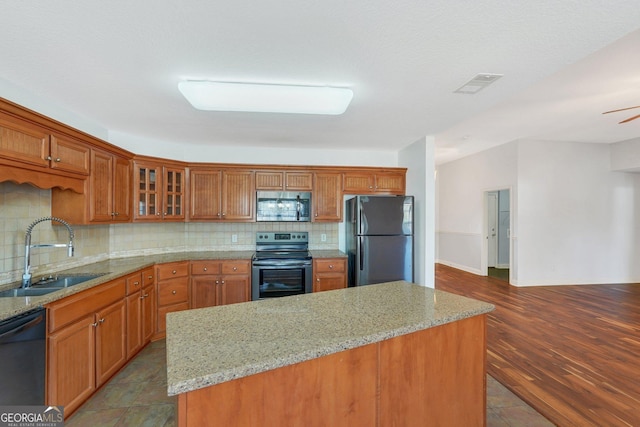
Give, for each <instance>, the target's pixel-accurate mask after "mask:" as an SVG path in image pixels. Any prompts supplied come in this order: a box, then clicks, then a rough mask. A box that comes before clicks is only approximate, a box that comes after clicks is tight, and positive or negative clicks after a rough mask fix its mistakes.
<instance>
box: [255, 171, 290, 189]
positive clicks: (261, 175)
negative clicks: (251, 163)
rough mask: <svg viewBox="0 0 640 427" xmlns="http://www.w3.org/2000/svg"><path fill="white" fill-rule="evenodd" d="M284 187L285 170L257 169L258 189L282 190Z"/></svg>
mask: <svg viewBox="0 0 640 427" xmlns="http://www.w3.org/2000/svg"><path fill="white" fill-rule="evenodd" d="M283 188H284V172H277V171H269V172H267V171H257V172H256V190H282V189H283Z"/></svg>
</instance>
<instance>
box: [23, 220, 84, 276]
mask: <svg viewBox="0 0 640 427" xmlns="http://www.w3.org/2000/svg"><path fill="white" fill-rule="evenodd" d="M44 221H56V222H59V223H60V224H62V225H64V226H65V227H67V230H68V231H69V243H41V244H39V245H32V244H31V232H32V231H33V227H35V226H36V225H38V224H40V223H41V222H44ZM31 248H67V253H68V256H73V228H71V226H70V225H69V223H68V222H67V221H65V220H63V219H60V218H56V217H53V216H46V217H44V218H40V219H37V220H35V221H33V222H32V223H31V225H29V227H27V234H26V236H25V238H24V274H23V275H22V287H23V288H28V287H29V286H31V271H30V270H31Z"/></svg>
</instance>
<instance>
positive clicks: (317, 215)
mask: <svg viewBox="0 0 640 427" xmlns="http://www.w3.org/2000/svg"><path fill="white" fill-rule="evenodd" d="M311 202H312V204H313V221H314V222H322V221H327V222H335V221H341V220H342V174H341V173H339V172H326V173H325V172H316V173H315V174H314V182H313V196H312V200H311Z"/></svg>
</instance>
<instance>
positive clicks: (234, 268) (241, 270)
mask: <svg viewBox="0 0 640 427" xmlns="http://www.w3.org/2000/svg"><path fill="white" fill-rule="evenodd" d="M250 270H251V263H250V262H249V261H248V260H237V261H225V262H224V263H223V264H222V274H249V271H250Z"/></svg>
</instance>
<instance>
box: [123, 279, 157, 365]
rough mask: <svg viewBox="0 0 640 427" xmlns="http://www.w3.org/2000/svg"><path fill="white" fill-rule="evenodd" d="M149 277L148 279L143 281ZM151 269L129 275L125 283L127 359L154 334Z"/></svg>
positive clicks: (153, 293) (154, 311)
mask: <svg viewBox="0 0 640 427" xmlns="http://www.w3.org/2000/svg"><path fill="white" fill-rule="evenodd" d="M143 277H144V278H148V277H151V281H150V280H149V279H146V281H145V279H143ZM153 277H154V273H153V269H152V268H151V269H147V270H144V271H140V272H137V273H134V274H132V275H129V276H127V277H126V278H125V280H126V282H127V299H126V306H127V358H128V359H130V358H131V357H133V356H134V355H135V354H136V353H137V352H138V351H140V350H141V349H142V348H143V347H144V346H145V345H147V343H149V341H151V337H152V336H153V334H154V332H155V317H156V308H155V295H156V290H155V281H154V280H153Z"/></svg>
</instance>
